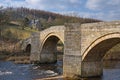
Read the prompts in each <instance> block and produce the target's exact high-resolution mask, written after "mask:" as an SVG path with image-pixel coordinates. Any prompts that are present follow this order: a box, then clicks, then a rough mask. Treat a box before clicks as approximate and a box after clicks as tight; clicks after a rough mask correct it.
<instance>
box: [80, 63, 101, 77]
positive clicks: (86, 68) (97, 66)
mask: <svg viewBox="0 0 120 80" xmlns="http://www.w3.org/2000/svg"><path fill="white" fill-rule="evenodd" d="M102 73H103V66H102V61H91V62H90V61H83V62H81V77H97V76H102Z"/></svg>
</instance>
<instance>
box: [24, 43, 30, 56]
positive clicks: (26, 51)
mask: <svg viewBox="0 0 120 80" xmlns="http://www.w3.org/2000/svg"><path fill="white" fill-rule="evenodd" d="M25 53H26V54H27V55H30V53H31V44H28V45H27V46H26V49H25Z"/></svg>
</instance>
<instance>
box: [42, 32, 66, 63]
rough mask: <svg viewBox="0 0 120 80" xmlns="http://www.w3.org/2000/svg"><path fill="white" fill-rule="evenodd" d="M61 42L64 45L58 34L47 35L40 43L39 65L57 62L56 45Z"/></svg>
mask: <svg viewBox="0 0 120 80" xmlns="http://www.w3.org/2000/svg"><path fill="white" fill-rule="evenodd" d="M59 40H60V41H61V42H62V43H63V44H64V42H63V41H64V40H63V38H61V37H60V36H59V35H58V34H55V33H50V34H48V35H47V36H46V37H45V39H44V40H43V42H42V43H41V50H40V62H41V63H53V62H56V61H57V54H56V51H57V43H58V41H59Z"/></svg>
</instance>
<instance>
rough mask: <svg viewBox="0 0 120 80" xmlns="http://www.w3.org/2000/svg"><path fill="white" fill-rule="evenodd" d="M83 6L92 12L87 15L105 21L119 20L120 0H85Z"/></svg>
mask: <svg viewBox="0 0 120 80" xmlns="http://www.w3.org/2000/svg"><path fill="white" fill-rule="evenodd" d="M85 7H86V8H87V9H89V10H90V11H91V12H92V13H89V14H88V15H89V16H93V17H95V18H98V19H102V20H107V21H110V20H120V9H119V8H120V0H109V1H107V0H87V2H86V5H85ZM93 12H94V13H93Z"/></svg>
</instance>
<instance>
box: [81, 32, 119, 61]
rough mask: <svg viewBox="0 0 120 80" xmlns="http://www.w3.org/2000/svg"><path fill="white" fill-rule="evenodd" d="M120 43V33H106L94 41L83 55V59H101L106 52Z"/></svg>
mask: <svg viewBox="0 0 120 80" xmlns="http://www.w3.org/2000/svg"><path fill="white" fill-rule="evenodd" d="M118 43H120V33H119V32H116V33H110V34H106V35H104V36H102V37H100V38H98V39H96V40H95V41H94V42H92V43H91V44H90V45H89V46H88V48H87V49H86V50H85V52H84V53H83V55H82V61H100V60H101V59H102V58H103V57H104V55H105V54H106V52H107V51H108V50H109V49H111V48H112V47H114V46H115V45H116V44H118Z"/></svg>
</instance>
